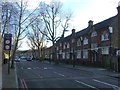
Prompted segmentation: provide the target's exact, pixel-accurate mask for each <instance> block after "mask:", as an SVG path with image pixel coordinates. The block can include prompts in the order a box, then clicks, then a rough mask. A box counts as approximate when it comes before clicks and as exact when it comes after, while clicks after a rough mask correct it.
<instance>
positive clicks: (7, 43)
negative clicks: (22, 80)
mask: <svg viewBox="0 0 120 90" xmlns="http://www.w3.org/2000/svg"><path fill="white" fill-rule="evenodd" d="M11 44H12V34H4V50H6V51H8V54H9V59H8V74H9V73H10V50H11Z"/></svg>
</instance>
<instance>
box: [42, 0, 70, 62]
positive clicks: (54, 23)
mask: <svg viewBox="0 0 120 90" xmlns="http://www.w3.org/2000/svg"><path fill="white" fill-rule="evenodd" d="M61 10H62V3H61V2H60V1H52V2H51V3H50V4H46V3H43V2H42V3H40V15H41V16H42V19H43V21H44V24H45V27H46V32H47V34H45V33H44V32H42V31H41V33H42V34H44V35H45V36H46V37H47V39H48V40H50V41H51V42H52V45H53V50H52V51H53V54H52V56H53V59H54V60H56V53H55V50H56V49H55V43H56V41H57V40H58V39H59V38H60V36H59V35H58V32H57V31H58V29H60V27H61V26H62V28H63V33H64V32H65V30H66V29H67V28H68V27H69V24H68V22H69V21H70V18H71V14H68V16H67V15H66V16H65V17H64V18H63V17H62V16H61V12H62V11H61ZM63 21H65V22H64V24H63ZM56 63H58V62H57V61H56Z"/></svg>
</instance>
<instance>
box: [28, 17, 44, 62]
mask: <svg viewBox="0 0 120 90" xmlns="http://www.w3.org/2000/svg"><path fill="white" fill-rule="evenodd" d="M39 18H40V17H39ZM39 18H38V19H36V20H35V21H34V22H33V23H32V24H31V25H30V26H31V29H30V31H29V33H28V39H29V40H30V42H31V45H32V46H33V47H36V48H37V51H38V56H39V57H38V58H39V60H40V59H41V60H42V58H43V57H42V56H43V55H42V49H43V47H44V41H45V40H46V38H45V35H44V34H41V32H40V31H43V32H45V27H44V25H43V22H42V20H41V19H39ZM38 27H40V28H38ZM31 45H29V46H31ZM32 49H33V48H32Z"/></svg>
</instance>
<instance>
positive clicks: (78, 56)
mask: <svg viewBox="0 0 120 90" xmlns="http://www.w3.org/2000/svg"><path fill="white" fill-rule="evenodd" d="M79 58H81V51H80V50H78V51H77V59H79Z"/></svg>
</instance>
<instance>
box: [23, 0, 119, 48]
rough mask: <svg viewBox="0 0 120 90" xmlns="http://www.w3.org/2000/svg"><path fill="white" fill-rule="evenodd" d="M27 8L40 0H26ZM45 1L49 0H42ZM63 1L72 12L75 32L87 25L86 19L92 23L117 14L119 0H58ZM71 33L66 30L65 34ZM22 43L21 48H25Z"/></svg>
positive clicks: (65, 6)
mask: <svg viewBox="0 0 120 90" xmlns="http://www.w3.org/2000/svg"><path fill="white" fill-rule="evenodd" d="M28 1H29V8H30V9H31V8H35V6H38V4H39V1H41V0H28ZM43 1H46V2H47V3H49V2H50V0H43ZM60 1H61V2H63V8H64V9H70V10H71V11H72V12H73V17H72V21H71V27H70V28H71V29H72V28H75V29H76V32H77V31H80V30H82V29H84V28H86V27H87V26H88V21H89V20H93V21H94V24H96V23H98V22H101V21H103V20H106V19H108V18H110V17H112V16H115V15H117V9H116V8H117V7H118V2H119V1H120V0H60ZM70 33H71V31H70V32H67V33H66V35H69V34H70ZM26 47H27V45H25V44H24V45H23V46H22V47H21V48H22V49H23V48H26Z"/></svg>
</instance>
